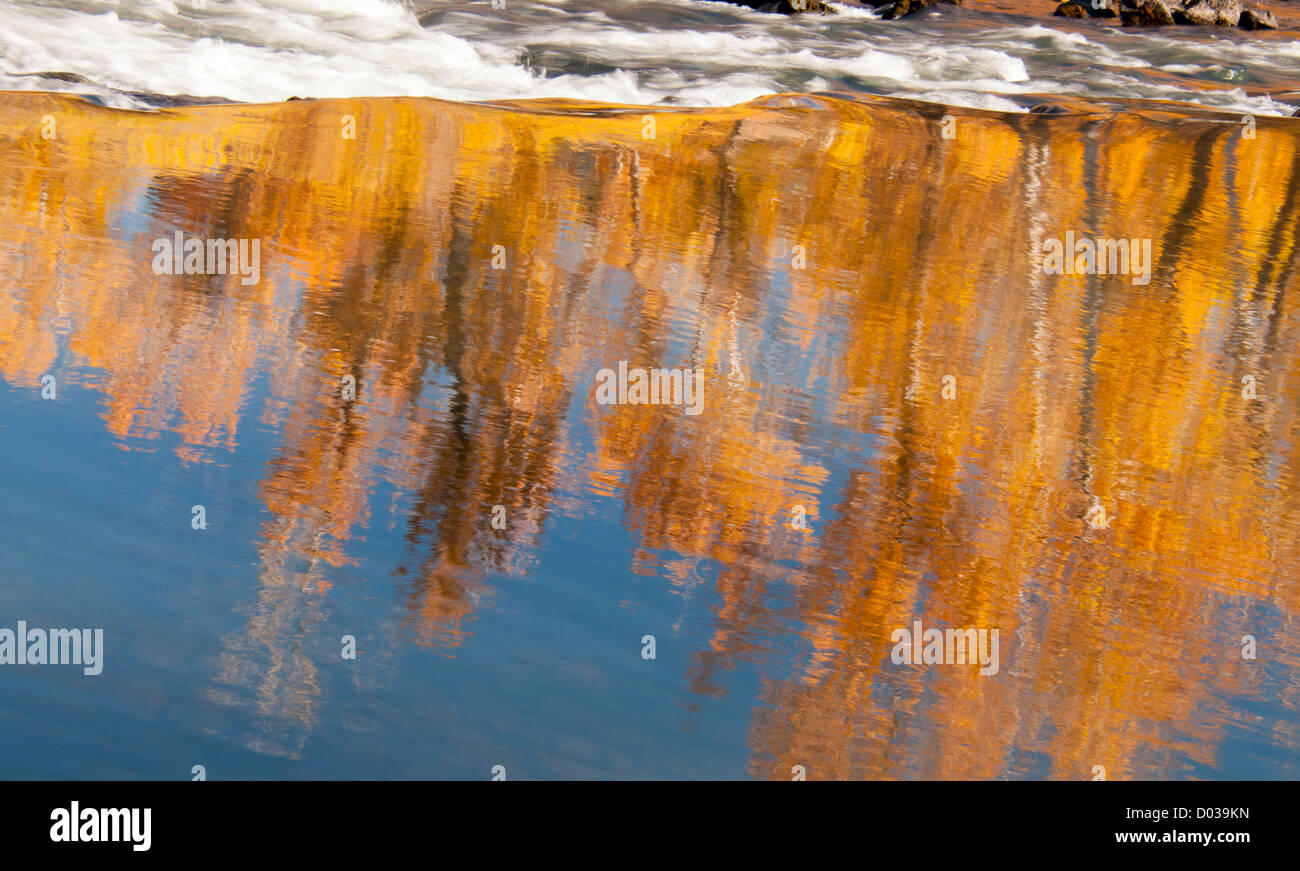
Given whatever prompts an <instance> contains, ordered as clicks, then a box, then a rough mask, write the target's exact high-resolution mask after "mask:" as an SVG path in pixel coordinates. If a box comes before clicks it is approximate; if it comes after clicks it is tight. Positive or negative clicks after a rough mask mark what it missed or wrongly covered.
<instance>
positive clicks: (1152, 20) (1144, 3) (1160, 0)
mask: <svg viewBox="0 0 1300 871" xmlns="http://www.w3.org/2000/svg"><path fill="white" fill-rule="evenodd" d="M1119 20H1120V22H1121V23H1122V24H1123V25H1124V26H1125V27H1132V26H1135V25H1136V26H1156V25H1161V24H1173V23H1174V14H1173V13H1172V12H1170V11H1169V7H1168V6H1167V5H1165V2H1164V0H1139V2H1138V3H1137V5H1135V6H1131V7H1124V6H1121V7H1120V10H1119Z"/></svg>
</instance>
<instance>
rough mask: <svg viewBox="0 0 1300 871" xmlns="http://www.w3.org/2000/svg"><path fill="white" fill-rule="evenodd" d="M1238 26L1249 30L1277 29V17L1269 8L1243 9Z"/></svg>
mask: <svg viewBox="0 0 1300 871" xmlns="http://www.w3.org/2000/svg"><path fill="white" fill-rule="evenodd" d="M1237 26H1238V27H1244V28H1246V29H1247V30H1277V18H1276V17H1275V16H1274V15H1273V13H1272V12H1269V11H1268V10H1267V9H1243V10H1241V18H1240V19H1239V20H1238V21H1237Z"/></svg>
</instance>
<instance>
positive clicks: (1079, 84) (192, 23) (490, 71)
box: [0, 0, 1300, 115]
mask: <svg viewBox="0 0 1300 871" xmlns="http://www.w3.org/2000/svg"><path fill="white" fill-rule="evenodd" d="M199 7H202V8H199ZM841 9H842V12H841V14H840V15H838V16H815V15H814V16H800V17H792V18H786V17H783V16H776V15H767V14H763V13H759V12H754V11H751V10H748V9H745V8H741V7H736V6H733V5H730V4H725V3H706V2H697V0H636V2H631V0H610V2H594V0H574V2H563V0H561V2H548V3H531V2H520V0H507V2H506V3H505V4H504V8H502V9H495V8H493V7H492V5H491V4H489V3H487V2H447V3H432V2H424V3H418V4H414V5H403V4H399V3H396V2H390V0H207V2H205V3H199V2H198V0H194V2H185V0H179V2H176V0H38V2H34V3H26V2H21V3H20V2H12V0H9V2H3V3H0V88H8V89H41V90H47V89H50V90H73V91H77V92H79V93H93V94H95V95H97V96H98V97H99V98H100V99H102V100H104V101H105V102H107V103H109V104H111V105H117V106H128V107H129V106H139V105H142V103H143V102H148V100H147V95H157V94H162V95H190V96H200V97H222V98H226V99H231V100H238V101H247V102H269V101H278V100H284V99H287V98H289V97H291V96H298V97H357V96H394V95H407V96H429V97H439V98H443V99H453V100H500V99H524V98H555V97H566V98H581V99H588V100H599V101H605V102H615V103H636V104H661V103H681V104H686V105H696V106H729V105H734V104H736V103H740V102H743V101H746V100H749V99H753V98H755V97H758V96H762V95H765V94H774V93H778V92H816V91H828V90H830V91H848V92H860V93H869V94H881V95H892V96H907V97H912V98H916V99H924V100H931V101H936V102H941V103H947V104H952V105H960V106H974V107H983V108H989V109H1002V110H1009V111H1010V110H1018V109H1023V108H1024V106H1025V105H1026V102H1025V100H1024V99H1023V97H1024V96H1025V95H1031V94H1057V95H1068V96H1072V97H1100V98H1115V97H1122V98H1144V99H1163V100H1177V101H1185V102H1192V103H1198V104H1202V105H1206V106H1212V107H1216V108H1222V109H1227V110H1231V111H1234V112H1239V113H1251V114H1256V115H1279V114H1286V115H1289V114H1291V111H1292V109H1293V108H1294V107H1295V106H1297V105H1300V93H1297V94H1292V93H1291V92H1294V91H1300V43H1297V42H1296V41H1294V40H1292V39H1289V38H1279V36H1278V35H1277V34H1264V35H1254V34H1250V33H1246V32H1244V31H1239V30H1232V31H1231V32H1230V33H1228V34H1226V35H1225V34H1218V33H1207V32H1202V31H1200V30H1199V29H1195V28H1176V29H1173V32H1171V30H1169V29H1159V30H1154V31H1145V32H1134V31H1133V30H1123V31H1121V30H1120V29H1118V28H1113V27H1107V26H1103V25H1100V24H1092V23H1087V22H1084V23H1075V22H1067V21H1065V20H1063V19H1052V18H1050V17H1046V13H1047V12H1048V11H1050V4H1046V2H1044V4H1043V8H1042V9H1039V10H1038V11H1039V13H1041V15H1042V16H1043V17H1041V18H1039V19H1038V21H1037V22H1036V21H1034V20H1033V19H1031V18H1027V17H1012V16H1008V15H1002V14H996V13H987V12H978V11H973V10H971V11H968V10H957V9H952V8H949V9H946V10H944V11H942V12H939V13H934V14H930V15H925V16H921V17H918V18H911V19H908V20H906V21H880V20H877V19H876V18H875V16H874V14H873V13H871V12H869V11H866V10H864V9H861V8H854V7H847V6H845V7H841ZM49 72H54V73H60V74H73V75H75V76H80V77H83V78H84V79H85V81H74V82H68V81H64V80H61V79H51V78H48V77H41V76H32V75H29V74H32V73H49ZM1280 94H1286V95H1287V96H1280ZM142 95H144V96H142Z"/></svg>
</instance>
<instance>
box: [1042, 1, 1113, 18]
mask: <svg viewBox="0 0 1300 871" xmlns="http://www.w3.org/2000/svg"><path fill="white" fill-rule="evenodd" d="M1052 14H1053V15H1060V16H1061V17H1062V18H1114V17H1115V16H1116V12H1115V3H1114V2H1113V0H1065V2H1064V3H1062V4H1061V5H1060V6H1057V7H1056V11H1055V12H1053V13H1052Z"/></svg>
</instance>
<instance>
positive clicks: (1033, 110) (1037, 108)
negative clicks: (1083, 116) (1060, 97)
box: [1029, 103, 1068, 115]
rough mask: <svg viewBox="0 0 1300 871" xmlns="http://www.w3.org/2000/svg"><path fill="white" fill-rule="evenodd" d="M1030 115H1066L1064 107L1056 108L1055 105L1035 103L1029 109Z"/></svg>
mask: <svg viewBox="0 0 1300 871" xmlns="http://www.w3.org/2000/svg"><path fill="white" fill-rule="evenodd" d="M1029 114H1031V115H1065V114H1068V113H1067V111H1066V109H1065V107H1064V106H1058V105H1056V104H1055V103H1035V104H1034V105H1032V106H1030V107H1029Z"/></svg>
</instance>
